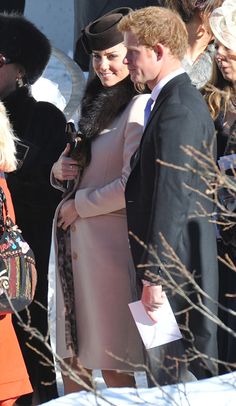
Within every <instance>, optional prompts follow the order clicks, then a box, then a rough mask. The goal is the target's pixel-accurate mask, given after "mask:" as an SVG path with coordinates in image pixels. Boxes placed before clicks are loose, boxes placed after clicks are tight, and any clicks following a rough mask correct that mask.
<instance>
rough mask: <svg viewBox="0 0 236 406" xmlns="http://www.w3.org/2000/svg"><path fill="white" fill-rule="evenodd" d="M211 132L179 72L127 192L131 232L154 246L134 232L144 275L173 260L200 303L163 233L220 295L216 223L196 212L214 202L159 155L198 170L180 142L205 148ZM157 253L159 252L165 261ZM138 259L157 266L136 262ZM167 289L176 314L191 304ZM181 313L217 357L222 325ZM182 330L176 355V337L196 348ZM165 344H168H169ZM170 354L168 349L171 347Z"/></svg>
mask: <svg viewBox="0 0 236 406" xmlns="http://www.w3.org/2000/svg"><path fill="white" fill-rule="evenodd" d="M213 135H214V125H213V122H212V120H211V118H210V116H209V113H208V109H207V106H206V104H205V102H204V101H203V98H202V96H201V94H200V93H199V92H198V90H196V89H195V88H194V87H193V86H192V85H191V82H190V79H189V78H188V76H187V75H186V74H181V75H179V76H177V77H175V78H174V79H172V80H171V81H169V82H168V83H167V84H166V85H165V86H164V88H163V89H162V91H161V93H160V95H159V96H158V99H157V101H156V103H155V105H154V108H153V110H152V112H151V115H150V117H149V121H148V123H147V125H146V128H145V130H144V134H143V138H142V141H141V145H140V148H139V149H138V151H137V152H136V154H135V156H134V157H133V162H132V171H131V174H130V177H129V179H128V182H127V185H126V192H125V195H126V205H127V217H128V229H129V232H132V233H133V234H134V235H136V236H137V237H138V238H139V239H140V240H141V241H143V242H144V243H145V244H147V245H149V244H151V245H152V246H153V247H154V255H153V254H152V253H151V252H150V250H148V249H145V248H144V247H143V246H142V245H141V244H140V243H138V242H137V241H136V240H135V239H134V238H133V237H132V236H131V235H130V237H129V238H130V245H131V250H132V254H133V259H134V262H135V266H136V269H137V275H138V277H139V278H144V279H149V276H148V272H147V270H149V271H152V272H154V273H156V274H158V273H159V271H160V269H161V268H163V264H164V266H168V265H172V268H168V271H169V272H170V275H171V277H173V278H174V281H175V282H176V283H177V286H180V284H183V283H184V284H185V285H184V292H185V293H186V294H187V296H188V298H189V299H191V300H192V301H193V303H194V304H196V303H197V302H198V299H197V297H196V295H195V293H194V292H192V290H193V289H192V285H191V283H189V281H187V280H186V277H185V276H184V275H180V272H178V270H177V268H176V264H173V261H172V260H170V258H168V257H167V256H166V250H165V249H164V247H163V244H162V240H161V237H160V234H162V235H163V237H164V238H165V239H166V241H167V243H168V244H169V245H170V247H171V248H173V250H174V251H175V253H176V254H177V256H178V257H179V259H180V260H181V262H182V263H183V264H184V265H185V266H186V268H187V269H188V270H189V271H190V273H191V274H192V275H194V276H195V279H196V280H197V282H198V284H199V285H200V287H201V288H202V289H203V290H204V291H206V292H207V294H209V295H210V297H212V298H213V299H216V300H217V289H218V281H217V274H218V270H217V260H216V256H217V254H216V237H215V227H214V225H213V224H211V223H210V222H209V221H208V219H207V218H204V217H199V216H198V217H196V215H195V211H196V210H197V211H199V206H198V205H197V202H199V203H200V204H202V205H203V207H204V208H205V210H206V211H207V212H208V213H212V212H213V204H212V203H211V202H210V201H208V200H206V199H205V198H202V197H201V196H200V195H199V194H196V193H195V192H193V191H191V190H190V189H187V188H186V186H185V185H184V184H187V185H189V186H190V187H191V188H193V189H195V190H199V191H200V192H202V193H205V189H206V185H205V183H204V182H202V180H201V178H200V177H199V176H198V175H197V174H196V173H193V172H192V171H190V170H186V171H181V170H178V169H173V168H171V167H168V166H166V165H163V164H160V163H158V162H156V160H157V159H160V160H162V161H164V162H168V163H171V164H174V165H177V166H180V167H184V166H185V165H187V164H188V165H191V166H192V167H193V168H194V169H196V170H197V169H198V164H197V162H196V161H195V160H193V158H192V157H191V156H187V155H186V154H185V153H184V152H183V151H182V150H181V149H180V146H181V145H191V146H193V147H194V148H195V149H196V150H198V151H201V152H202V153H203V154H205V152H206V151H205V149H204V146H203V143H204V142H205V143H206V145H207V146H210V145H212V143H213ZM192 215H193V217H191V216H192ZM155 255H156V256H157V257H158V258H159V261H160V262H159V263H158V261H157V259H156V258H155ZM140 264H144V265H145V264H154V266H152V267H150V266H148V267H147V266H146V267H144V266H141V267H138V265H140ZM166 269H167V268H166ZM176 271H177V272H176ZM162 277H163V284H164V286H165V283H166V284H167V285H168V284H170V280H169V277H168V273H167V272H166V271H165V270H163V272H162ZM151 279H152V278H151ZM165 289H166V291H167V296H168V297H169V300H170V303H171V306H172V309H173V311H174V312H175V313H177V312H179V311H183V310H184V309H186V308H188V307H189V306H190V305H189V303H187V302H186V300H185V299H184V298H183V297H181V296H180V295H179V294H177V292H176V288H173V287H172V288H170V287H168V286H167V287H165ZM202 300H203V303H204V304H205V305H206V306H208V307H209V308H210V309H211V311H212V312H213V313H214V314H216V312H217V309H216V306H215V305H214V304H212V303H211V302H209V301H206V300H205V299H204V298H202ZM177 319H178V323H179V325H180V326H181V325H182V326H185V325H186V322H188V325H189V328H190V330H191V332H192V334H193V344H194V346H196V348H197V350H199V351H201V352H203V353H204V354H207V355H208V356H217V352H216V327H215V325H214V324H213V323H211V322H210V321H209V320H208V319H207V318H206V317H203V316H202V314H201V313H200V312H197V311H194V310H193V309H191V310H189V311H185V312H184V314H181V315H178V316H177ZM182 334H183V336H184V339H183V340H180V342H178V341H177V342H174V343H173V344H172V343H171V344H170V346H169V347H170V349H171V352H172V354H173V355H174V356H176V355H177V353H176V352H175V350H174V351H172V350H173V349H174V348H175V345H176V343H177V344H178V345H179V344H180V345H181V346H182V344H183V346H184V348H185V350H186V349H187V348H189V347H190V346H191V345H190V344H191V343H190V341H189V339H190V334H189V333H187V332H186V331H184V330H183V331H182ZM163 349H164V350H165V347H164V348H163ZM167 354H170V352H169V349H168V350H167ZM178 355H180V354H178ZM200 358H201V357H200ZM200 358H199V359H196V360H195V361H194V362H191V363H190V366H188V369H190V370H191V371H192V372H193V373H194V375H195V376H196V377H197V378H203V377H205V376H207V372H206V370H207V369H208V368H211V367H212V366H211V365H207V362H204V365H205V366H202V365H201V359H200ZM163 362H164V361H163ZM160 370H161V368H159V371H158V376H157V379H158V380H159V382H160V383H161V384H163V383H170V382H174V381H176V380H177V381H178V377H176V378H175V379H170V377H165V378H163V379H162V377H160V374H161V371H160Z"/></svg>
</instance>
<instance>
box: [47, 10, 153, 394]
mask: <svg viewBox="0 0 236 406" xmlns="http://www.w3.org/2000/svg"><path fill="white" fill-rule="evenodd" d="M123 12H124V8H123V9H122V12H118V13H117V12H115V13H111V14H109V15H107V16H104V17H102V18H101V19H99V20H97V21H96V22H94V23H91V25H89V26H88V27H86V29H85V35H86V40H89V41H91V42H90V43H89V45H88V46H90V49H92V50H93V51H92V52H93V66H94V70H95V72H96V75H97V76H96V77H95V78H94V79H93V80H92V81H91V82H89V83H88V85H87V88H86V90H85V95H84V98H83V101H82V108H81V119H80V121H79V129H80V131H81V133H82V134H83V135H84V136H85V140H87V141H88V140H89V142H90V143H91V159H90V161H89V163H88V165H87V166H86V167H85V168H84V170H83V173H82V175H81V176H80V180H79V179H78V177H77V182H78V181H79V184H78V183H76V184H75V188H74V191H73V192H72V193H71V195H70V196H69V197H68V196H67V201H66V202H63V203H62V204H61V205H60V207H59V209H58V211H57V213H58V218H56V221H55V225H57V228H56V232H57V243H58V246H57V247H56V254H57V255H56V258H57V261H58V266H59V274H60V280H61V286H62V291H63V301H62V300H58V298H57V305H58V306H59V305H60V304H61V302H62V303H63V302H64V305H65V309H66V314H65V316H66V323H64V320H63V317H61V313H60V311H59V309H58V314H57V316H58V317H57V321H58V326H61V327H57V352H58V353H59V355H61V356H62V358H64V359H65V358H68V357H71V356H75V357H74V358H73V365H74V366H75V365H76V362H75V360H77V362H79V364H78V363H77V370H79V368H81V367H82V366H83V367H85V368H86V369H87V370H89V371H91V370H93V369H101V370H102V373H103V377H104V379H105V382H106V384H107V385H108V386H114V387H115V386H116V387H119V386H134V385H135V382H134V378H133V376H132V372H133V371H134V370H136V369H140V368H141V365H142V364H143V362H144V360H143V348H142V344H141V341H140V337H139V335H138V331H137V328H136V326H135V324H134V321H133V319H132V316H131V313H130V310H129V307H128V303H130V302H132V301H133V300H135V298H136V284H135V272H134V267H133V262H132V257H131V253H130V249H129V245H128V230H127V221H126V211H125V198H124V189H125V184H126V181H127V179H128V176H129V172H130V159H131V156H132V155H133V153H134V152H135V150H136V149H137V147H138V144H139V142H140V140H141V136H142V131H143V120H144V108H145V105H146V103H147V100H148V98H149V95H139V96H137V95H136V96H135V94H136V91H135V90H134V87H133V84H132V82H131V80H130V78H129V76H128V69H127V66H126V65H125V64H124V63H123V61H124V58H125V55H126V49H125V47H124V45H123V43H122V42H123V37H122V36H121V34H120V33H119V32H118V31H117V28H116V25H117V23H118V21H119V20H120V19H121V18H122V16H123V14H122V13H123ZM109 25H110V26H109ZM104 26H106V28H107V27H109V28H107V31H108V36H107V37H106V39H103V40H102V39H101V31H102V30H103V29H104ZM111 31H112V32H111ZM90 34H92V35H90ZM94 34H95V36H97V37H98V38H96V39H97V41H94V37H93V35H94ZM91 37H92V38H91ZM68 151H69V148H68V147H67V149H66V150H65V151H64V153H63V155H62V156H61V158H60V159H59V161H58V162H57V163H56V164H55V165H54V167H53V170H52V173H53V175H54V177H55V178H56V179H57V180H60V181H61V180H65V179H67V180H70V179H74V178H75V177H76V174H77V173H78V166H77V165H76V164H77V162H76V161H75V160H73V159H72V158H69V157H67V155H68ZM53 183H54V185H55V179H54V182H53ZM56 183H57V182H56ZM65 236H67V240H66V244H62V242H65ZM62 258H63V260H62ZM70 259H71V262H72V266H70ZM62 310H63V306H62ZM65 326H66V328H65ZM64 329H65V337H66V345H65V338H64V334H63V331H64ZM66 346H67V350H66ZM65 350H66V351H65ZM68 350H72V351H70V352H69V351H68ZM78 359H79V361H78ZM71 362H72V360H71ZM117 370H119V371H121V372H123V373H119V374H118V373H117ZM130 372H131V375H129V373H130ZM80 375H81V371H80ZM64 383H65V378H64ZM67 390H68V387H66V391H67ZM70 390H71V387H70V388H69V391H70Z"/></svg>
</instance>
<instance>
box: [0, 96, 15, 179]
mask: <svg viewBox="0 0 236 406" xmlns="http://www.w3.org/2000/svg"><path fill="white" fill-rule="evenodd" d="M15 140H16V137H15V136H14V133H13V130H12V128H11V125H10V122H9V119H8V116H7V113H6V109H5V107H4V105H3V103H2V102H0V170H1V171H3V172H11V171H14V170H15V169H16V165H17V160H16V155H15V154H16V147H15Z"/></svg>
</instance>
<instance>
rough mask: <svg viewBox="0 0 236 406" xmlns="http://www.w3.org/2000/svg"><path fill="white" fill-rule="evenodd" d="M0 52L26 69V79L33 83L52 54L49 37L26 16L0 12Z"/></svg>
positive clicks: (11, 61)
mask: <svg viewBox="0 0 236 406" xmlns="http://www.w3.org/2000/svg"><path fill="white" fill-rule="evenodd" d="M0 53H1V54H2V55H3V56H4V57H5V58H6V59H7V60H8V63H18V64H19V65H21V66H22V67H23V68H24V69H25V77H26V81H27V82H28V83H29V84H33V83H34V82H35V81H36V80H37V79H38V78H39V77H40V76H41V74H42V73H43V70H44V69H45V67H46V65H47V63H48V60H49V58H50V55H51V45H50V42H49V40H48V39H47V37H46V36H45V35H44V34H43V33H42V32H41V31H39V29H38V28H37V27H36V26H35V25H34V24H33V23H31V22H30V21H28V20H27V19H26V18H25V17H23V16H20V15H17V14H5V13H4V14H0Z"/></svg>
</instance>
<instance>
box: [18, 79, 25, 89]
mask: <svg viewBox="0 0 236 406" xmlns="http://www.w3.org/2000/svg"><path fill="white" fill-rule="evenodd" d="M23 86H24V82H23V79H22V77H19V78H18V77H17V78H16V87H17V88H19V87H23Z"/></svg>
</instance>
